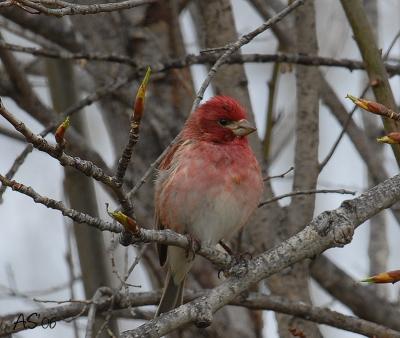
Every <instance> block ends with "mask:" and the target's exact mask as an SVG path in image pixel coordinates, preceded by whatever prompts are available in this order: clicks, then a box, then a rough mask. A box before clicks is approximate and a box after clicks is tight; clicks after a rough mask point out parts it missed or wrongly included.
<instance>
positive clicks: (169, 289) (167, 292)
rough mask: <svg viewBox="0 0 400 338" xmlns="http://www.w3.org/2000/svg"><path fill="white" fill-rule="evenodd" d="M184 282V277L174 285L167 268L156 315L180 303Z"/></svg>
mask: <svg viewBox="0 0 400 338" xmlns="http://www.w3.org/2000/svg"><path fill="white" fill-rule="evenodd" d="M184 284H185V279H184V280H183V281H182V282H181V283H179V285H176V284H175V283H174V280H173V278H172V276H171V273H170V271H169V270H168V273H167V277H166V278H165V284H164V290H163V294H162V296H161V300H160V304H159V305H158V308H157V312H156V317H158V316H159V315H160V314H162V313H165V312H168V311H170V310H172V309H175V308H176V307H178V306H180V305H182V301H183V286H184Z"/></svg>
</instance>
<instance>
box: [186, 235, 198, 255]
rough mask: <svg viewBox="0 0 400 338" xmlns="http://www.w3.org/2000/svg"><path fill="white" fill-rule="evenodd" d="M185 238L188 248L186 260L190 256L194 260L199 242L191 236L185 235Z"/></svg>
mask: <svg viewBox="0 0 400 338" xmlns="http://www.w3.org/2000/svg"><path fill="white" fill-rule="evenodd" d="M186 238H187V240H188V242H189V246H188V247H187V248H186V258H189V257H190V254H191V255H192V259H194V257H195V256H196V252H197V251H199V250H200V246H201V245H200V241H199V240H198V239H197V238H195V237H193V236H192V235H191V234H186Z"/></svg>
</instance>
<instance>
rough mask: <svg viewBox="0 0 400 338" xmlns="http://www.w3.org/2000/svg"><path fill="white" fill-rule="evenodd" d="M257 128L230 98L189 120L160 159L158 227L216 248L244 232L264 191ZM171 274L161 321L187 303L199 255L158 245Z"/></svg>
mask: <svg viewBox="0 0 400 338" xmlns="http://www.w3.org/2000/svg"><path fill="white" fill-rule="evenodd" d="M256 130H257V129H256V128H255V127H254V126H253V125H252V124H251V123H250V122H249V121H248V120H247V114H246V111H245V109H244V108H243V107H242V106H241V105H240V103H239V102H238V101H237V100H235V99H234V98H232V97H229V96H215V97H213V98H211V99H210V100H208V101H206V102H205V103H203V104H202V105H200V106H199V107H198V108H197V109H196V110H195V111H194V112H193V113H192V114H191V115H190V116H189V117H188V119H187V120H186V122H185V125H184V127H183V129H182V131H181V133H180V136H178V140H177V142H176V143H175V144H174V145H173V146H172V147H171V149H170V150H169V151H168V152H167V154H166V155H165V156H164V158H163V160H162V161H161V163H160V165H159V167H158V171H157V176H156V179H155V226H156V229H158V230H162V229H171V230H173V231H176V232H178V233H180V234H185V235H188V236H190V238H193V239H195V240H197V241H199V242H200V243H202V244H203V243H204V244H206V245H212V246H215V245H217V244H218V242H219V241H221V240H222V239H224V240H228V239H229V238H230V237H231V236H232V235H233V234H235V233H236V232H237V231H239V230H240V229H241V228H242V227H243V226H244V225H245V224H246V222H247V221H248V219H249V217H250V216H251V214H252V213H253V212H254V210H255V209H256V208H257V206H258V204H259V201H260V198H261V194H262V191H263V179H262V176H261V169H260V165H259V163H258V161H257V159H256V157H255V155H254V153H253V151H252V150H251V148H250V145H249V142H248V139H247V135H249V134H251V133H253V132H255V131H256ZM157 249H158V255H159V260H160V264H161V266H163V265H165V263H167V265H168V271H167V275H166V280H165V283H164V289H163V293H162V297H161V301H160V303H159V306H158V309H157V311H156V317H157V316H159V315H160V314H162V313H165V312H168V311H170V310H172V309H174V308H176V307H178V306H180V305H181V304H182V300H183V288H184V283H185V279H186V275H187V273H188V272H189V270H190V268H191V266H192V264H193V259H194V257H193V256H194V255H188V252H187V250H185V249H182V248H178V247H174V246H167V245H163V244H161V245H160V244H158V245H157Z"/></svg>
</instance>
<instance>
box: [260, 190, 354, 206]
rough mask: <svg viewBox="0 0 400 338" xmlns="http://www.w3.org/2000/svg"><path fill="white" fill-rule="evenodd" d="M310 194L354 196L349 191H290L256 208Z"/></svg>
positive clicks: (352, 192)
mask: <svg viewBox="0 0 400 338" xmlns="http://www.w3.org/2000/svg"><path fill="white" fill-rule="evenodd" d="M312 194H345V195H355V194H356V192H355V191H350V190H346V189H315V190H302V191H292V192H290V193H287V194H283V195H279V196H275V197H273V198H270V199H268V200H266V201H264V202H261V203H260V204H259V205H258V207H262V206H264V205H266V204H268V203H271V202H275V201H277V200H280V199H282V198H286V197H292V196H297V195H312Z"/></svg>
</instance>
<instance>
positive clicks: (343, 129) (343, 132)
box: [319, 30, 400, 172]
mask: <svg viewBox="0 0 400 338" xmlns="http://www.w3.org/2000/svg"><path fill="white" fill-rule="evenodd" d="M399 38H400V30H399V31H398V32H397V34H396V35H395V36H394V38H393V40H392V41H391V43H390V45H389V47H388V49H387V50H386V52H385V55H384V56H383V60H384V61H386V60H387V59H388V58H389V55H390V52H391V51H392V49H393V47H394V45H395V44H396V41H397V40H398V39H399ZM369 88H370V84H369V83H368V84H367V85H366V86H365V88H364V90H363V91H362V93H361V95H360V96H359V97H361V98H362V97H364V96H365V94H366V93H367V91H368V89H369ZM356 109H357V105H354V107H353V109H352V110H351V112H350V114H349V116H348V118H347V120H346V122H345V123H344V124H343V127H342V131H341V132H340V134H339V136H338V138H337V140H336V142H335V143H334V144H333V146H332V148H331V150H330V151H329V153H328V155H326V157H325V159H324V160H323V161H322V162H321V163H320V164H319V171H320V172H321V171H322V169H324V167H325V166H326V165H327V163H328V162H329V160H330V159H331V157H332V156H333V154H334V152H335V151H336V148H337V147H338V145H339V143H340V141H341V140H342V138H343V136H344V134H345V133H346V131H347V127H348V126H349V124H350V121H351V119H352V118H353V115H354V112H355V111H356Z"/></svg>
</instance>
